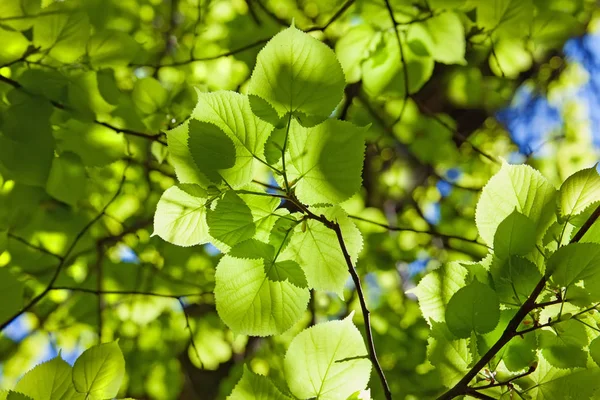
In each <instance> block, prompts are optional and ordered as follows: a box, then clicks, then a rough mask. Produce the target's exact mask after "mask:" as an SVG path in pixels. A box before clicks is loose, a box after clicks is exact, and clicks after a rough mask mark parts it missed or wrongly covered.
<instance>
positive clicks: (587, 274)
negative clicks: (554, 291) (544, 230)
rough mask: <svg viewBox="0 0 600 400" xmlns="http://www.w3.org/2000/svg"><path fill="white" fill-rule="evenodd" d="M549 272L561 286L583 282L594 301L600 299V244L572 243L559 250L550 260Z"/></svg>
mask: <svg viewBox="0 0 600 400" xmlns="http://www.w3.org/2000/svg"><path fill="white" fill-rule="evenodd" d="M547 269H548V272H549V273H551V274H552V280H553V281H554V282H555V283H556V284H557V285H559V286H561V287H565V288H568V287H569V286H571V285H573V284H575V283H577V282H579V281H581V280H583V283H584V286H585V289H586V291H587V292H588V293H590V294H591V295H592V298H593V299H600V244H598V243H571V244H569V245H567V246H564V247H561V248H559V249H558V250H557V251H555V252H554V253H553V254H552V256H550V258H549V259H548V263H547Z"/></svg>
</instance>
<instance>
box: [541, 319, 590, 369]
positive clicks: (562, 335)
mask: <svg viewBox="0 0 600 400" xmlns="http://www.w3.org/2000/svg"><path fill="white" fill-rule="evenodd" d="M553 328H554V329H543V330H542V331H541V332H540V334H539V341H540V348H541V349H542V354H543V355H544V358H545V359H546V360H548V362H549V363H550V364H552V365H554V366H555V367H558V368H575V367H585V366H586V363H587V352H585V351H584V350H583V347H584V346H587V344H588V336H587V333H586V331H585V325H583V324H581V323H579V322H577V321H575V320H568V321H564V322H561V323H560V324H556V325H554V326H553Z"/></svg>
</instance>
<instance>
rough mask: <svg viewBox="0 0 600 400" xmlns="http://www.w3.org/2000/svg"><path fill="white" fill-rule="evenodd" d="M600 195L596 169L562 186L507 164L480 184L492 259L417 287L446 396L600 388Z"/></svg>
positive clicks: (480, 217)
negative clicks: (599, 218) (599, 295)
mask: <svg viewBox="0 0 600 400" xmlns="http://www.w3.org/2000/svg"><path fill="white" fill-rule="evenodd" d="M599 199H600V175H598V172H597V171H596V168H595V167H594V168H590V169H584V170H582V171H579V172H577V173H575V174H573V175H572V176H570V177H569V178H567V179H566V180H565V182H564V183H563V184H562V185H561V187H560V189H559V190H556V189H555V188H554V187H553V186H552V184H550V183H549V182H548V181H547V180H546V179H545V178H544V177H543V176H542V175H541V174H540V173H539V172H538V171H535V170H534V169H532V168H531V167H529V166H525V165H519V166H512V165H508V164H505V165H503V166H502V168H501V169H500V171H499V172H498V173H497V174H496V175H495V176H494V177H493V178H492V179H491V180H490V181H489V183H488V184H487V185H486V186H485V187H484V189H483V192H482V195H481V198H480V200H479V203H478V204H477V212H476V219H475V222H476V224H477V228H478V230H479V234H480V236H481V237H482V238H483V240H485V242H486V243H488V244H489V245H490V247H491V250H490V253H489V255H488V256H487V257H486V258H484V259H483V260H481V261H479V262H471V263H469V262H454V263H451V264H447V265H445V266H443V267H442V268H440V269H438V270H435V271H433V272H432V273H430V274H428V275H426V276H425V277H424V278H423V279H422V280H421V282H420V283H419V285H418V286H417V287H416V288H415V289H414V292H415V293H416V295H417V296H418V298H419V304H420V306H421V311H422V312H423V316H424V317H425V318H426V319H427V320H428V323H429V325H430V327H431V338H430V339H429V344H428V356H429V360H430V361H431V362H432V364H434V365H435V366H436V367H437V368H438V370H439V371H440V372H441V374H442V379H443V381H444V385H445V386H447V387H449V388H451V389H450V390H449V391H448V392H447V393H446V394H445V395H444V396H442V397H441V398H448V399H449V398H453V397H454V396H456V395H459V394H468V393H470V394H472V395H474V394H476V393H483V394H485V395H487V396H493V397H492V398H504V397H503V396H513V395H514V393H517V394H518V395H519V396H520V397H521V398H544V399H564V398H569V397H576V398H578V399H590V398H592V396H593V395H594V394H595V393H596V392H597V390H598V388H600V385H599V384H598V382H599V381H600V379H599V378H600V368H598V367H599V366H600V353H599V352H598V351H599V349H600V348H599V346H600V335H599V332H600V329H599V327H600V320H598V313H597V311H596V307H597V306H598V302H599V301H600V298H599V297H598V293H600V286H599V284H600V280H599V276H600V275H598V272H599V271H600V257H599V255H600V231H598V227H599V226H600V224H598V223H595V222H596V220H597V219H598V216H599V215H600V206H599V205H598V203H599ZM588 354H589V355H590V356H591V359H590V357H588ZM484 368H485V371H484ZM486 371H487V372H486ZM473 379H475V380H474V381H473V382H472V380H473ZM470 384H471V385H472V386H468V385H470ZM486 398H487V397H486Z"/></svg>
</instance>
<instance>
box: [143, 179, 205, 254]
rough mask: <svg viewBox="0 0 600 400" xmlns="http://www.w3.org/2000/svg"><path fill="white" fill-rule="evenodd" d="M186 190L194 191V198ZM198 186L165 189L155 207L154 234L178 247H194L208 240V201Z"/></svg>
mask: <svg viewBox="0 0 600 400" xmlns="http://www.w3.org/2000/svg"><path fill="white" fill-rule="evenodd" d="M188 187H190V188H195V189H196V193H195V195H191V194H189V193H188V192H189V190H188V191H186V190H185V189H187V188H188ZM202 192H204V191H203V190H202V189H201V188H199V187H198V186H194V185H179V186H172V187H170V188H169V189H167V190H166V191H165V192H164V193H163V195H162V197H161V198H160V200H159V202H158V205H157V206H156V213H155V215H154V234H155V235H158V236H160V237H161V238H162V239H163V240H166V241H167V242H169V243H173V244H176V245H178V246H194V245H197V244H204V243H208V242H209V241H210V239H211V238H210V236H209V233H208V226H207V224H206V207H207V203H208V198H207V196H206V193H205V192H204V193H202Z"/></svg>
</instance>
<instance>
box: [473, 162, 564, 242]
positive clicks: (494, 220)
mask: <svg viewBox="0 0 600 400" xmlns="http://www.w3.org/2000/svg"><path fill="white" fill-rule="evenodd" d="M555 194H556V189H555V188H554V187H553V186H552V185H551V184H550V183H549V182H548V181H547V180H546V178H544V177H543V176H542V175H541V174H540V173H539V172H538V171H536V170H534V169H533V168H531V167H530V166H528V165H509V164H506V163H504V164H502V167H501V168H500V171H499V172H498V173H497V174H496V175H494V176H493V177H492V179H490V180H489V182H488V183H487V185H485V187H484V188H483V191H482V193H481V197H480V199H479V202H478V203H477V209H476V211H475V223H476V225H477V229H478V230H479V235H480V236H481V237H482V238H483V240H484V242H486V243H488V244H492V242H493V239H494V234H495V233H496V229H497V228H498V225H500V223H501V222H502V221H504V219H505V218H506V217H507V216H508V215H510V214H511V213H512V212H513V211H515V208H516V210H517V211H518V212H519V213H521V214H523V215H525V216H526V217H528V218H529V219H531V220H532V221H533V222H534V223H535V226H536V239H541V238H542V236H543V234H544V232H545V231H546V229H547V228H548V227H549V226H550V224H551V223H552V217H553V214H554V212H553V211H554V207H555V203H554V201H555Z"/></svg>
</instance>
